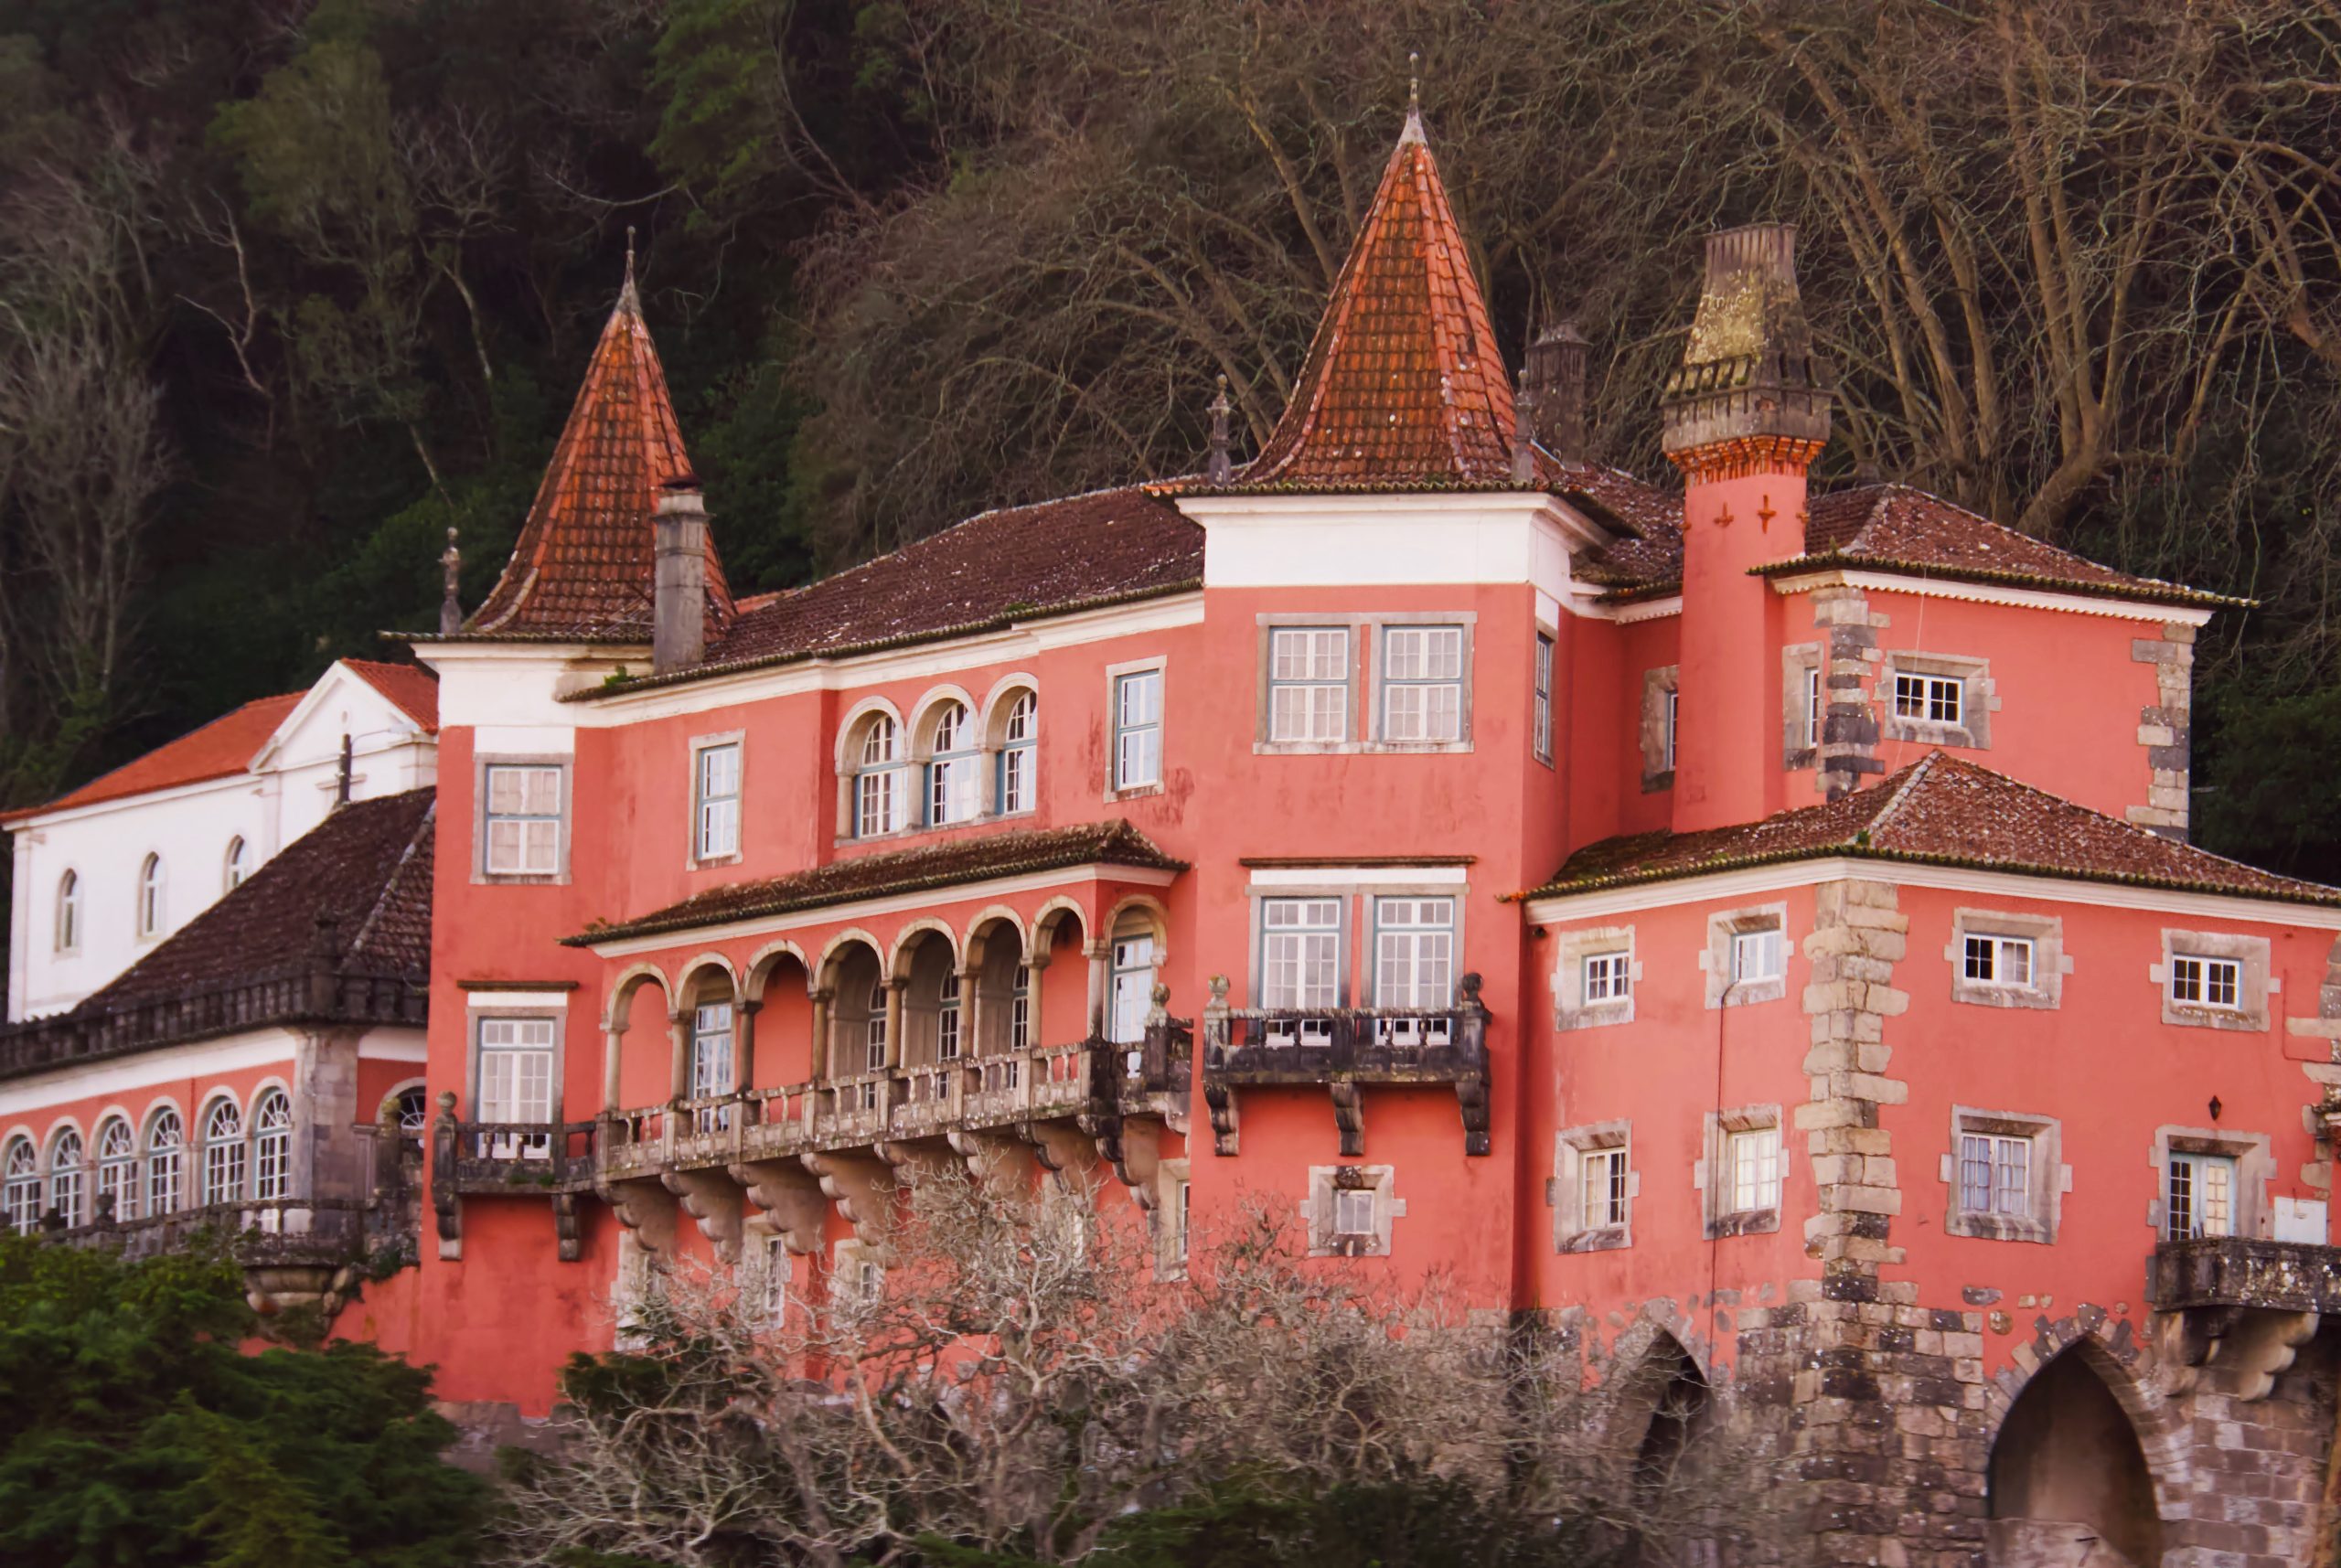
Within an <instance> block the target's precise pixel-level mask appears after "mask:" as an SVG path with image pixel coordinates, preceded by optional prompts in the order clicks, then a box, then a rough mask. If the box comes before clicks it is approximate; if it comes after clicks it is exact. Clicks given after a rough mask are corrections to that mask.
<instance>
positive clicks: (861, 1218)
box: [797, 1151, 895, 1246]
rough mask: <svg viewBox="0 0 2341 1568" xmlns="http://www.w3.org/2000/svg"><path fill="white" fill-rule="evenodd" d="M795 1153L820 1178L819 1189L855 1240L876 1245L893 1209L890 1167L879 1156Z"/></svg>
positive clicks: (865, 1244)
mask: <svg viewBox="0 0 2341 1568" xmlns="http://www.w3.org/2000/svg"><path fill="white" fill-rule="evenodd" d="M797 1158H798V1159H799V1160H802V1161H803V1162H804V1165H805V1168H806V1169H807V1170H809V1171H811V1172H812V1173H813V1175H814V1176H815V1177H816V1178H818V1179H819V1181H820V1183H821V1191H822V1192H823V1193H824V1194H825V1195H826V1196H827V1197H828V1200H829V1201H831V1202H832V1203H835V1204H836V1205H837V1206H838V1213H839V1215H841V1216H843V1218H844V1220H845V1221H846V1223H847V1224H849V1225H851V1226H852V1227H853V1233H854V1237H855V1239H856V1240H857V1241H859V1242H861V1244H862V1245H864V1246H877V1245H879V1244H880V1243H882V1242H883V1241H884V1239H885V1231H886V1221H888V1220H889V1219H891V1218H892V1217H893V1199H894V1191H895V1187H894V1172H893V1167H891V1166H889V1165H887V1164H886V1163H885V1162H883V1161H882V1160H876V1159H870V1158H866V1157H858V1156H854V1155H849V1154H835V1153H832V1154H815V1153H812V1152H810V1151H807V1153H804V1154H800V1155H798V1156H797Z"/></svg>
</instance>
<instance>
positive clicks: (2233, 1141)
mask: <svg viewBox="0 0 2341 1568" xmlns="http://www.w3.org/2000/svg"><path fill="white" fill-rule="evenodd" d="M2273 1141H2274V1140H2273V1139H2272V1138H2271V1137H2270V1136H2268V1135H2267V1134H2266V1133H2239V1132H2230V1131H2227V1130H2224V1129H2221V1128H2218V1127H2181V1126H2175V1125H2165V1126H2159V1127H2156V1128H2155V1129H2154V1153H2153V1155H2152V1157H2151V1158H2150V1159H2149V1160H2148V1163H2149V1164H2150V1165H2152V1166H2153V1168H2154V1197H2153V1198H2152V1199H2151V1200H2148V1202H2147V1204H2146V1223H2147V1225H2148V1226H2150V1227H2151V1228H2152V1229H2153V1231H2154V1235H2155V1236H2156V1237H2157V1238H2159V1237H2160V1236H2161V1235H2162V1231H2163V1222H2164V1220H2165V1213H2164V1209H2165V1205H2166V1204H2167V1203H2168V1201H2169V1194H2170V1156H2171V1151H2173V1150H2174V1149H2175V1150H2176V1151H2177V1152H2178V1153H2180V1154H2218V1155H2226V1156H2227V1157H2229V1158H2231V1159H2233V1160H2234V1161H2235V1233H2236V1234H2237V1235H2238V1236H2243V1237H2266V1236H2267V1235H2269V1234H2270V1233H2271V1232H2272V1229H2273V1225H2274V1215H2275V1205H2274V1204H2272V1203H2271V1202H2270V1201H2269V1200H2268V1183H2269V1182H2270V1181H2272V1179H2274V1178H2275V1175H2276V1159H2275V1155H2274V1152H2273V1148H2272V1144H2273Z"/></svg>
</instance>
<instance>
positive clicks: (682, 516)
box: [650, 474, 707, 675]
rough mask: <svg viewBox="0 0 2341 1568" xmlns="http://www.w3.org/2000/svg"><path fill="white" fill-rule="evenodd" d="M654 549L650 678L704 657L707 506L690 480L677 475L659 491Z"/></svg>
mask: <svg viewBox="0 0 2341 1568" xmlns="http://www.w3.org/2000/svg"><path fill="white" fill-rule="evenodd" d="M656 549H657V564H656V566H655V568H654V575H653V577H652V579H651V632H650V672H651V673H652V674H653V675H665V674H666V673H667V672H668V671H669V670H676V669H682V668H684V667H687V666H689V665H695V664H697V663H699V661H700V655H702V654H704V653H705V652H706V651H707V505H706V503H705V502H704V501H703V500H702V499H701V498H700V493H699V480H698V478H697V477H696V476H695V475H689V474H678V475H675V476H674V477H673V478H671V479H669V480H668V481H667V483H666V484H665V485H663V486H661V487H660V490H659V494H658V521H657V526H656Z"/></svg>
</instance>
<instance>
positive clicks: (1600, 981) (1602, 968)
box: [1578, 953, 1634, 1008]
mask: <svg viewBox="0 0 2341 1568" xmlns="http://www.w3.org/2000/svg"><path fill="white" fill-rule="evenodd" d="M1584 965H1585V976H1584V981H1585V983H1584V987H1583V989H1582V990H1581V991H1580V992H1579V993H1578V994H1579V996H1580V997H1582V998H1583V1001H1584V1005H1585V1006H1587V1007H1588V1008H1590V1007H1598V1006H1600V1005H1602V1004H1604V1003H1608V1002H1622V1001H1624V1000H1625V999H1626V998H1627V997H1630V996H1632V995H1633V994H1634V975H1633V955H1631V954H1630V953H1588V954H1587V955H1585V959H1584Z"/></svg>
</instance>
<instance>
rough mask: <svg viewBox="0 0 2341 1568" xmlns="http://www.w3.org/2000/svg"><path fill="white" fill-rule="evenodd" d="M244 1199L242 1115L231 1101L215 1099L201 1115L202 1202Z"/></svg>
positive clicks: (227, 1201) (238, 1200)
mask: <svg viewBox="0 0 2341 1568" xmlns="http://www.w3.org/2000/svg"><path fill="white" fill-rule="evenodd" d="M243 1200H244V1118H243V1114H242V1113H241V1112H240V1111H238V1110H237V1109H236V1103H235V1102H234V1101H233V1100H214V1101H213V1102H211V1109H210V1110H209V1111H208V1112H207V1113H205V1115H204V1118H203V1201H204V1202H205V1203H206V1204H207V1205H208V1204H213V1203H241V1202H242V1201H243Z"/></svg>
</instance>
